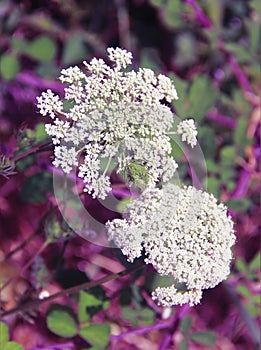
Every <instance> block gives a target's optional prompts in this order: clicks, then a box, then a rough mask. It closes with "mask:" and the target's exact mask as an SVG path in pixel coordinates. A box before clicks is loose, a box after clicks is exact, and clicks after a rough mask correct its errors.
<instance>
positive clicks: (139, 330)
mask: <svg viewBox="0 0 261 350" xmlns="http://www.w3.org/2000/svg"><path fill="white" fill-rule="evenodd" d="M171 321H172V320H171ZM170 325H171V322H170V320H167V321H160V322H159V323H157V324H153V325H151V326H145V327H142V328H137V329H131V330H130V331H127V332H123V333H121V334H118V335H111V336H110V339H111V340H120V339H122V338H124V337H126V336H127V335H135V334H145V333H149V332H151V331H153V330H156V329H157V330H159V329H165V328H168V327H169V326H170Z"/></svg>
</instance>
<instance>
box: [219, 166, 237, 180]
mask: <svg viewBox="0 0 261 350" xmlns="http://www.w3.org/2000/svg"><path fill="white" fill-rule="evenodd" d="M220 175H221V180H222V181H223V182H224V183H227V182H228V181H229V180H230V179H232V178H233V177H234V175H235V174H234V170H233V169H229V168H228V169H226V168H225V169H222V171H221V174H220Z"/></svg>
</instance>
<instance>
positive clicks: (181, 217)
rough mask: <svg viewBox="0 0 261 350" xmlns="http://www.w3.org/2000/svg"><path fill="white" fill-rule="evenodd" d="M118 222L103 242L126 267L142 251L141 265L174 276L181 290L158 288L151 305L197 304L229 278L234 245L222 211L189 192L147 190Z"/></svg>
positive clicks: (199, 194) (205, 196) (212, 200)
mask: <svg viewBox="0 0 261 350" xmlns="http://www.w3.org/2000/svg"><path fill="white" fill-rule="evenodd" d="M126 208H127V211H126V213H125V214H124V218H123V219H115V220H113V221H111V222H108V223H107V224H106V226H107V229H108V237H109V239H110V240H113V241H114V242H115V244H116V245H117V246H118V247H119V248H120V249H121V250H122V252H123V254H125V255H126V256H127V257H128V260H129V261H131V262H132V261H133V260H134V259H135V258H137V257H140V256H141V254H142V251H143V250H144V251H145V255H146V258H145V262H146V263H147V264H152V265H153V266H154V268H155V269H156V270H157V272H158V273H160V274H161V275H170V276H173V277H174V279H175V281H177V283H183V284H185V286H186V290H185V291H184V290H179V289H177V287H176V285H173V286H171V287H164V288H162V287H158V288H157V289H156V290H155V291H154V292H153V295H152V297H153V299H154V300H157V301H158V302H159V304H161V305H163V306H172V305H176V304H181V305H182V304H184V303H188V302H189V304H190V305H191V306H192V305H195V304H197V303H199V301H200V299H201V296H202V290H203V289H207V288H213V287H215V286H216V285H217V284H218V283H220V282H221V281H223V280H224V279H225V278H226V277H227V276H228V274H229V271H230V262H231V258H232V252H231V247H232V246H233V244H234V242H235V235H234V230H233V223H232V220H231V218H230V217H229V216H227V208H226V207H225V206H224V205H223V204H217V200H216V199H215V198H214V197H213V195H211V194H208V193H206V192H202V191H200V190H197V189H195V188H194V187H184V188H180V187H178V186H176V185H173V184H167V185H165V186H164V187H163V188H162V189H158V188H147V189H146V190H145V191H144V192H143V193H142V194H141V196H140V197H139V198H138V199H135V200H133V201H132V202H131V203H130V204H128V205H127V207H126Z"/></svg>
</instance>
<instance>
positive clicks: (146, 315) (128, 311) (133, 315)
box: [122, 305, 155, 327]
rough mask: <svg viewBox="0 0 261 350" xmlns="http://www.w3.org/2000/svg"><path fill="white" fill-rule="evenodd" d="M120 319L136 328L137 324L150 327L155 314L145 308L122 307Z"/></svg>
mask: <svg viewBox="0 0 261 350" xmlns="http://www.w3.org/2000/svg"><path fill="white" fill-rule="evenodd" d="M122 317H123V318H124V319H125V320H127V321H129V322H130V323H131V325H132V326H134V327H137V326H138V325H139V324H143V325H150V324H153V322H154V320H155V313H154V311H153V310H151V309H149V308H147V307H141V306H139V305H137V306H136V307H133V306H124V307H122Z"/></svg>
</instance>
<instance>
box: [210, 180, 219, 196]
mask: <svg viewBox="0 0 261 350" xmlns="http://www.w3.org/2000/svg"><path fill="white" fill-rule="evenodd" d="M207 190H208V192H210V193H212V194H213V195H214V196H215V197H216V198H219V196H220V180H218V179H217V178H215V177H212V176H210V177H209V178H208V179H207Z"/></svg>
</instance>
